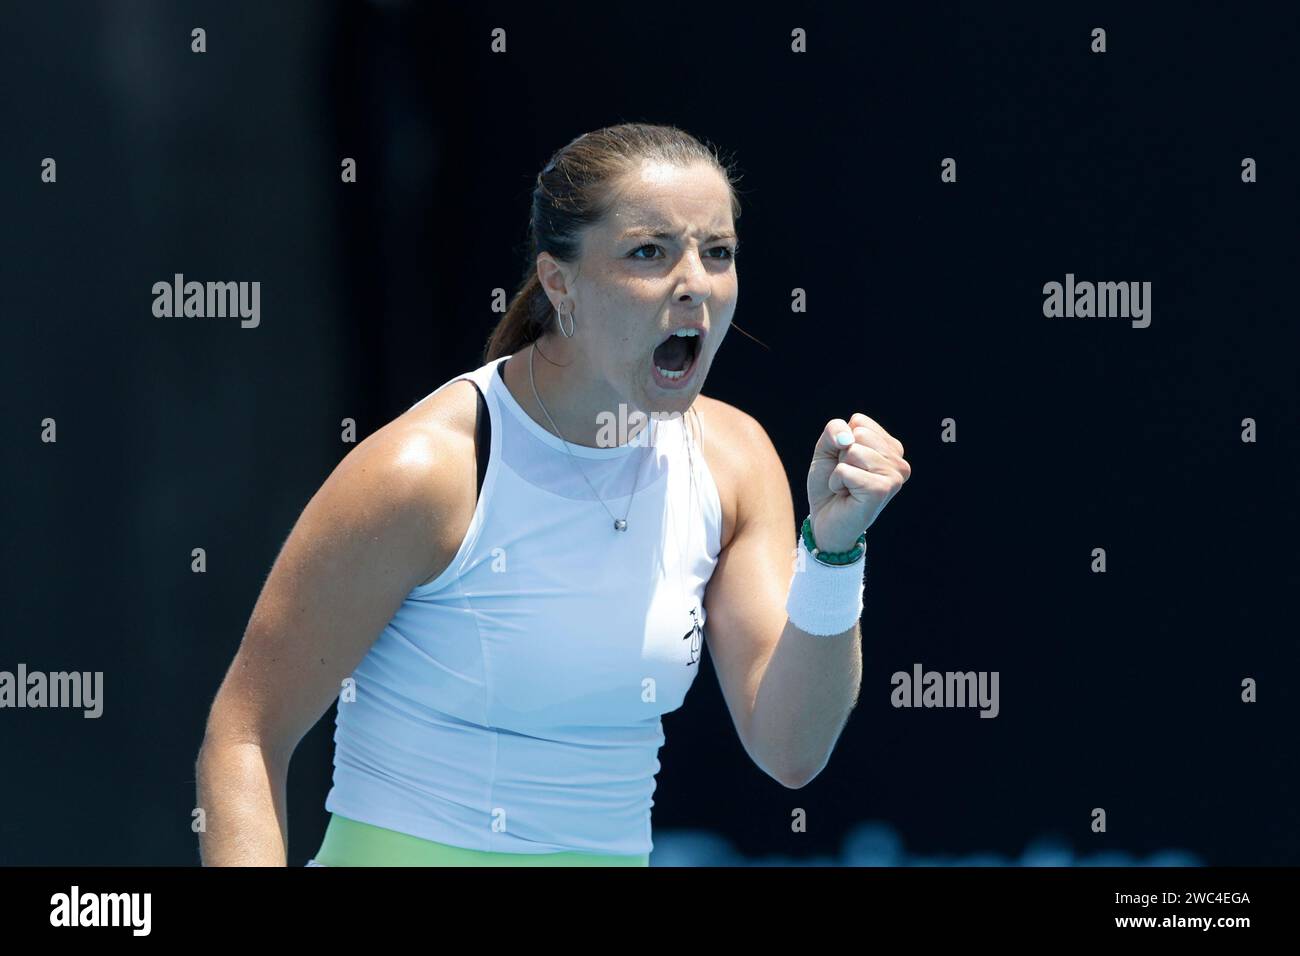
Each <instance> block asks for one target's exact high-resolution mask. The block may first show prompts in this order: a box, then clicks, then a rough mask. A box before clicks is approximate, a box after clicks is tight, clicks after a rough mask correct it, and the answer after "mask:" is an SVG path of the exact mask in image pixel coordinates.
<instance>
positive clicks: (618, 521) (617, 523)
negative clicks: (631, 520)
mask: <svg viewBox="0 0 1300 956" xmlns="http://www.w3.org/2000/svg"><path fill="white" fill-rule="evenodd" d="M614 530H615V531H626V530H627V522H626V521H624V520H623V519H622V518H615V519H614Z"/></svg>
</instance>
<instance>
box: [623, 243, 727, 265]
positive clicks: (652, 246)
mask: <svg viewBox="0 0 1300 956" xmlns="http://www.w3.org/2000/svg"><path fill="white" fill-rule="evenodd" d="M658 248H659V247H658V246H657V245H655V244H654V243H648V244H646V245H644V246H637V247H636V248H635V249H633V250H632V252H631V256H632V258H634V259H641V260H642V261H645V262H649V261H652V260H653V259H654V258H655V257H654V256H650V257H648V258H647V257H646V256H639V255H637V253H638V252H640V251H641V250H642V249H658ZM709 252H722V253H726V254H725V255H721V256H713V258H715V259H722V260H723V261H726V260H728V259H734V258H736V256H737V255H738V254H739V252H740V247H739V246H737V247H734V248H733V247H731V246H715V247H714V248H712V249H710V250H709Z"/></svg>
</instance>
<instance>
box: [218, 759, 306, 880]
mask: <svg viewBox="0 0 1300 956" xmlns="http://www.w3.org/2000/svg"><path fill="white" fill-rule="evenodd" d="M196 771H197V781H198V806H199V807H200V808H201V809H202V810H203V811H204V814H203V820H204V830H203V831H201V832H200V833H199V852H200V855H201V857H202V861H203V865H204V866H285V865H286V863H287V858H288V844H289V833H288V819H287V814H286V810H285V790H286V782H287V779H288V760H287V759H277V758H275V757H273V756H271V755H270V754H268V753H267V752H266V751H265V750H264V749H263V748H262V747H261V746H259V745H258V744H256V743H252V742H248V741H231V740H222V739H220V738H217V739H214V738H211V737H209V738H206V739H205V740H204V741H203V746H202V748H200V750H199V758H198V763H197V765H196Z"/></svg>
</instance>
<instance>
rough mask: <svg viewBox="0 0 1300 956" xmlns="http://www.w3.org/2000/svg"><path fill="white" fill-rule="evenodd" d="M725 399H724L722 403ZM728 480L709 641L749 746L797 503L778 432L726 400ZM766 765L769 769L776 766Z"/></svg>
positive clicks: (784, 589) (709, 599) (709, 591)
mask: <svg viewBox="0 0 1300 956" xmlns="http://www.w3.org/2000/svg"><path fill="white" fill-rule="evenodd" d="M719 404H720V403H719ZM721 408H722V409H724V410H725V411H724V412H723V417H724V421H723V423H722V426H723V427H722V428H718V427H716V426H715V427H714V428H712V429H711V432H712V433H713V435H714V436H717V435H719V434H720V433H722V432H724V430H725V434H726V435H727V438H726V443H727V456H726V457H727V459H728V460H730V461H732V462H735V463H736V464H735V465H734V466H732V469H731V472H730V474H729V476H728V480H729V481H730V482H731V486H732V487H733V488H734V489H735V496H736V505H735V507H736V519H735V521H736V526H735V531H734V532H733V534H732V536H731V540H730V541H729V542H728V544H727V546H726V547H725V548H724V549H723V550H722V553H721V554H720V555H719V557H718V563H717V566H716V567H715V568H714V570H713V576H712V577H711V578H710V579H709V583H708V586H707V587H706V589H705V595H704V604H705V611H706V614H707V617H706V626H705V641H706V643H707V645H708V648H709V656H710V657H711V658H712V660H713V662H714V667H715V669H716V670H717V673H718V682H719V684H720V685H721V687H722V694H723V698H724V699H725V700H726V702H727V709H728V710H729V711H730V713H731V719H732V721H733V723H734V724H735V726H736V731H737V733H738V734H739V736H740V740H741V743H742V745H743V746H744V747H745V750H746V752H747V753H749V755H750V757H751V758H752V759H754V761H755V763H758V764H759V766H763V765H762V763H761V762H760V761H759V760H758V759H757V755H756V754H755V751H754V749H753V748H752V746H751V740H750V735H749V717H750V714H751V713H752V711H753V706H754V699H755V697H756V695H757V694H758V686H759V682H760V680H761V679H762V676H763V670H764V668H765V667H766V664H767V661H768V659H769V658H770V657H771V656H772V652H773V651H774V650H775V648H776V645H777V642H778V641H779V640H780V638H781V634H782V632H783V631H784V629H785V622H786V612H785V599H786V595H787V593H788V589H789V586H790V576H791V575H792V574H793V573H794V565H793V561H794V543H795V537H794V535H795V528H794V503H793V499H792V498H791V495H790V484H789V480H788V479H787V478H786V473H785V467H784V466H783V465H782V464H781V459H780V457H779V456H778V455H777V452H776V448H775V447H773V445H772V440H771V439H770V438H769V437H768V435H767V432H766V431H765V430H764V429H763V426H762V425H760V424H759V423H758V422H757V421H756V420H755V419H754V418H753V417H752V416H750V415H747V414H745V413H744V412H741V411H739V410H738V409H735V408H732V407H731V406H727V405H721ZM763 769H765V770H768V772H771V769H770V768H767V767H764V768H763Z"/></svg>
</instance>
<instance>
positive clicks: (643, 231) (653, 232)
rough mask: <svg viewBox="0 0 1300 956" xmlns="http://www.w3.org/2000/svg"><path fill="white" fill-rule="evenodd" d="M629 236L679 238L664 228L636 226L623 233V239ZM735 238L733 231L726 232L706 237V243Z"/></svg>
mask: <svg viewBox="0 0 1300 956" xmlns="http://www.w3.org/2000/svg"><path fill="white" fill-rule="evenodd" d="M629 236H650V237H651V238H653V239H676V238H677V234H676V233H673V232H665V231H664V230H663V229H662V227H655V226H635V227H633V228H631V229H628V230H626V231H625V232H624V233H623V238H627V237H629ZM735 238H736V234H735V233H734V232H732V231H731V230H725V231H723V232H715V233H712V234H710V235H708V236H705V237H704V241H705V242H713V240H715V239H735Z"/></svg>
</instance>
